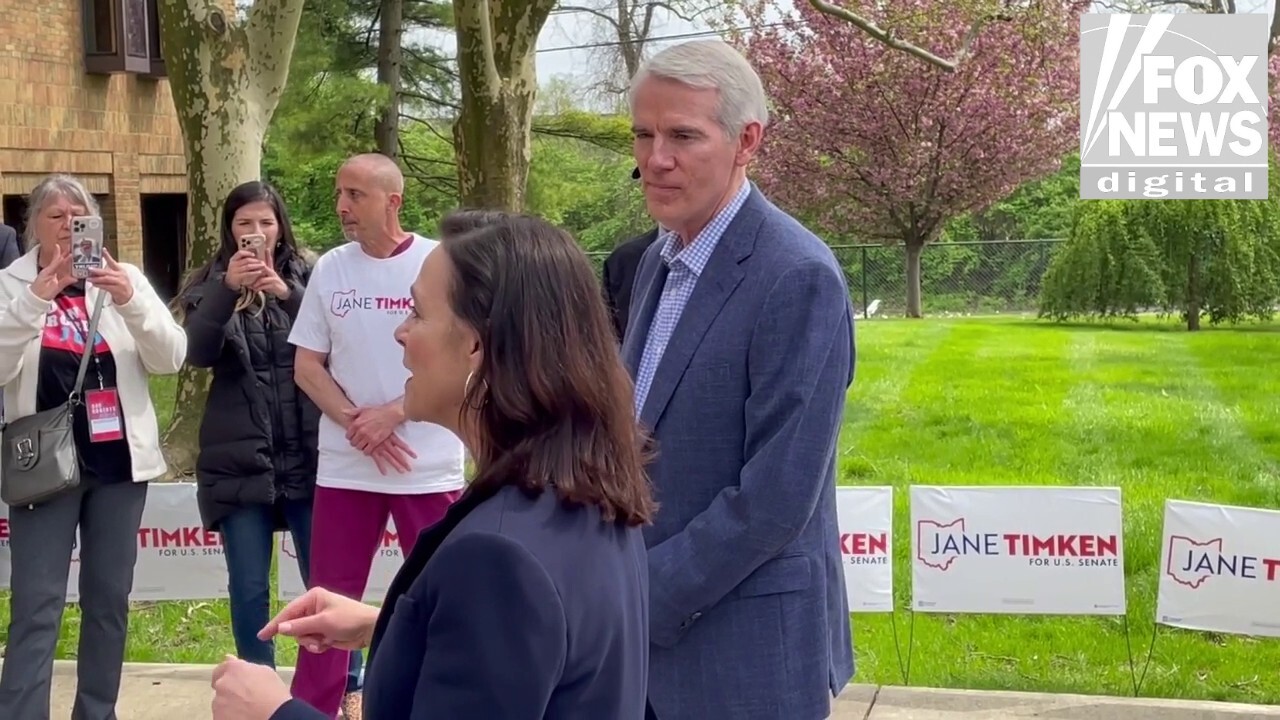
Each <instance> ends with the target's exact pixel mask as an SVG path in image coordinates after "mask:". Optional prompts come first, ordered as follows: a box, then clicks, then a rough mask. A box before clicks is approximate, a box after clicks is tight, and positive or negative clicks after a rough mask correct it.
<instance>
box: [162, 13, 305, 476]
mask: <svg viewBox="0 0 1280 720" xmlns="http://www.w3.org/2000/svg"><path fill="white" fill-rule="evenodd" d="M302 5H303V0H257V2H255V3H254V4H253V6H252V7H251V8H250V9H249V10H248V15H247V18H245V19H244V20H240V19H238V18H237V17H236V15H235V8H234V5H233V3H231V2H225V3H223V2H214V0H160V2H159V6H158V9H159V16H160V47H161V51H162V52H163V53H164V58H165V67H166V70H167V71H168V75H169V85H170V88H171V89H172V92H173V104H174V107H175V108H176V109H177V113H178V121H179V124H180V125H181V128H182V140H183V143H184V145H185V148H186V158H187V198H188V203H187V207H188V211H187V237H189V238H190V242H191V247H190V248H189V252H188V253H187V258H188V260H187V268H186V269H187V271H188V272H189V271H190V270H191V269H192V268H196V267H199V266H201V265H203V264H204V263H205V262H207V261H208V260H209V258H211V257H213V255H214V254H215V253H216V252H217V248H218V244H219V239H218V233H219V227H218V222H219V221H218V215H219V212H220V209H221V206H222V201H223V199H224V198H225V197H226V196H227V194H228V193H229V192H230V191H231V190H232V188H234V187H235V186H237V185H239V184H240V183H243V182H248V181H250V180H257V179H258V178H259V176H260V173H261V161H262V142H263V139H264V137H265V135H266V131H267V126H268V124H269V123H270V122H271V115H272V114H273V113H274V112H275V109H276V105H277V104H278V103H279V100H280V94H281V92H282V91H283V90H284V86H285V82H286V81H287V80H288V75H289V59H290V57H291V56H292V54H293V43H294V38H295V36H296V35H297V31H298V20H299V18H301V16H302ZM208 390H209V378H208V373H207V372H205V371H202V370H196V369H195V368H192V367H190V366H187V367H184V368H183V369H182V372H181V374H180V375H179V380H178V397H177V403H176V405H175V408H174V413H173V421H172V422H171V423H170V425H169V427H168V429H167V430H166V432H165V437H164V445H165V454H166V457H167V459H168V460H169V469H170V474H171V475H184V474H189V473H190V472H192V470H193V468H194V467H195V456H196V450H197V448H196V433H197V431H198V429H199V426H200V416H201V414H202V412H203V410H204V403H205V397H206V395H207V394H208Z"/></svg>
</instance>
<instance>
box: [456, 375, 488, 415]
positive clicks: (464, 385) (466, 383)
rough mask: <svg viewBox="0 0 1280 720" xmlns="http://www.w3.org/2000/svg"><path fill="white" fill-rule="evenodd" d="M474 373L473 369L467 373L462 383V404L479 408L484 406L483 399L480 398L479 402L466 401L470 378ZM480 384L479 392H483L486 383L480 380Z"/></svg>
mask: <svg viewBox="0 0 1280 720" xmlns="http://www.w3.org/2000/svg"><path fill="white" fill-rule="evenodd" d="M475 374H476V373H475V371H474V370H472V371H471V372H469V373H467V379H466V380H465V381H463V383H462V404H463V405H466V406H467V407H469V408H471V409H472V410H479V409H480V408H481V407H482V406H484V399H483V398H481V399H480V401H479V402H477V403H474V404H473V403H471V402H469V401H468V397H467V396H468V395H470V394H471V378H472V377H474V376H475ZM480 385H481V389H480V392H484V390H485V389H487V388H488V383H486V382H485V381H484V380H481V381H480Z"/></svg>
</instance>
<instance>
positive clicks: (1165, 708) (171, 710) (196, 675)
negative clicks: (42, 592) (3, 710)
mask: <svg viewBox="0 0 1280 720" xmlns="http://www.w3.org/2000/svg"><path fill="white" fill-rule="evenodd" d="M212 669H213V668H212V666H208V665H159V664H156V665H152V664H128V665H126V666H125V674H124V682H123V685H122V687H121V688H120V703H119V705H118V708H117V709H118V714H119V716H120V720H175V718H181V720H210V718H211V717H212V714H211V712H210V710H209V702H210V699H211V697H212V693H211V691H210V689H209V677H210V672H211V671H212ZM281 674H282V675H283V676H284V677H285V678H286V680H287V679H288V677H289V675H290V674H291V671H290V670H288V669H284V670H282V672H281ZM74 690H75V663H73V662H61V661H59V662H58V663H56V669H55V671H54V682H53V717H54V718H66V717H70V716H71V701H72V694H73V692H74ZM1032 717H1040V718H1045V717H1048V718H1054V719H1055V720H1244V719H1245V718H1269V717H1274V718H1280V707H1273V706H1259V705H1241V704H1234V703H1212V702H1187V701H1175V700H1146V699H1133V698H1109V697H1091V696H1084V695H1043V694H1038V693H1006V692H999V693H997V692H979V691H968V690H931V689H925V688H908V687H898V686H882V687H876V686H873V685H853V686H850V687H849V688H848V689H846V690H845V692H844V693H842V694H841V696H840V699H839V700H837V701H836V709H835V713H834V714H833V715H832V716H831V720H1017V719H1018V718H1032ZM371 720H374V719H371Z"/></svg>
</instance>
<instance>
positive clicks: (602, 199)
mask: <svg viewBox="0 0 1280 720" xmlns="http://www.w3.org/2000/svg"><path fill="white" fill-rule="evenodd" d="M289 120H292V118H290V119H289ZM287 121H288V120H286V122H287ZM542 121H543V122H545V123H547V124H548V125H549V126H554V127H560V128H566V129H567V128H570V127H576V128H577V129H579V130H588V131H590V132H591V133H592V134H591V135H590V139H587V140H580V139H575V138H574V137H572V136H565V137H558V136H555V135H548V134H540V135H536V136H535V139H534V143H533V158H532V162H531V164H530V172H529V183H528V203H527V210H528V211H529V212H532V213H536V214H538V215H541V216H543V217H545V218H547V219H548V220H551V221H552V222H554V223H557V224H559V225H560V226H562V227H564V228H565V229H566V230H568V231H569V232H571V233H572V234H573V235H574V237H576V238H577V239H578V241H579V242H580V243H581V244H582V246H583V248H584V249H585V250H588V251H608V250H611V249H612V248H613V247H614V246H615V245H617V244H618V243H619V242H622V241H624V240H627V239H628V238H631V237H634V236H636V235H639V234H640V233H643V232H645V231H646V230H648V229H649V228H650V227H652V221H651V220H649V218H648V215H647V213H646V211H645V207H644V197H643V195H642V194H641V193H640V189H639V186H638V184H637V183H636V181H634V180H632V179H631V169H632V168H633V167H634V165H633V163H632V160H631V157H630V155H629V154H622V153H620V152H617V151H615V150H609V149H605V147H602V145H604V143H602V142H599V140H600V138H605V137H613V138H615V139H614V140H613V141H611V142H612V143H613V144H615V145H616V144H617V141H616V138H617V137H618V135H619V133H621V132H623V130H621V129H620V128H623V127H626V125H625V119H623V118H600V117H596V118H592V119H591V120H590V123H589V124H588V123H587V122H584V119H583V117H581V116H580V115H578V114H574V115H571V116H570V117H569V118H567V119H563V120H561V119H557V118H554V117H547V118H543V119H542ZM369 127H370V130H371V128H372V125H370V126H369ZM401 143H402V145H404V148H405V154H406V156H411V157H412V159H411V160H408V159H407V160H406V161H405V163H406V165H408V166H411V168H412V170H411V171H409V172H406V173H405V198H404V201H405V204H404V209H403V210H402V211H401V222H402V223H403V225H404V226H405V227H406V228H408V229H411V230H415V231H417V232H420V233H423V234H425V235H432V234H434V232H435V229H436V227H437V226H438V224H439V221H440V218H441V217H443V216H444V215H445V214H446V213H447V212H449V211H450V210H452V209H453V208H454V207H456V206H457V203H458V198H457V186H456V181H455V176H456V166H455V161H454V155H453V146H452V144H451V143H450V141H449V140H448V138H447V137H445V136H444V133H443V130H442V129H440V128H434V127H432V126H429V125H426V124H421V123H419V124H414V125H409V126H406V127H404V128H402V130H401ZM349 152H350V149H349V148H347V147H343V146H341V145H338V146H337V147H335V148H331V149H330V150H328V151H327V152H319V151H316V152H307V151H306V150H305V149H304V148H303V147H301V146H300V145H299V144H298V142H297V141H296V140H295V139H294V138H293V137H291V136H288V135H275V136H273V137H272V139H271V140H270V141H269V142H268V143H267V148H266V152H265V154H264V159H263V177H264V178H265V179H266V180H267V181H269V182H271V183H272V184H274V185H275V186H276V187H277V188H278V189H279V190H280V193H281V195H283V196H284V199H285V203H286V204H287V206H288V208H289V215H290V219H291V221H292V223H293V228H294V234H295V235H296V236H297V238H298V240H299V242H301V243H302V244H303V245H306V246H307V247H310V248H312V249H314V250H316V251H317V252H323V251H325V250H328V249H329V248H332V247H334V246H335V245H337V244H339V243H341V242H342V232H341V228H340V227H339V225H338V219H337V215H336V212H335V209H334V200H333V179H334V176H335V175H336V174H337V171H338V167H339V166H340V165H341V164H342V161H343V159H344V158H345V157H346V156H347V155H348V153H349Z"/></svg>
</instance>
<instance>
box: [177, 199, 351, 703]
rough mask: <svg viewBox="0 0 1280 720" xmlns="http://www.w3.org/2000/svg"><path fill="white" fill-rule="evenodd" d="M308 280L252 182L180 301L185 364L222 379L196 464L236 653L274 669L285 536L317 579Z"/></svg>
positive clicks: (269, 203) (278, 218)
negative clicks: (283, 533) (277, 582)
mask: <svg viewBox="0 0 1280 720" xmlns="http://www.w3.org/2000/svg"><path fill="white" fill-rule="evenodd" d="M309 276H310V266H309V263H308V262H307V260H306V259H305V258H304V257H303V255H302V250H301V249H300V248H299V247H298V245H297V243H296V242H295V241H294V238H293V230H292V227H291V225H290V223H289V215H288V213H287V212H286V210H285V207H284V202H283V200H282V199H281V198H280V195H279V193H278V192H276V190H275V189H274V188H272V187H271V186H270V185H268V184H266V183H262V182H258V181H253V182H247V183H244V184H242V185H240V186H239V187H237V188H235V189H234V190H232V191H231V193H230V194H229V195H228V196H227V199H226V201H225V202H224V203H223V206H222V223H221V246H220V248H219V251H218V254H217V255H216V256H215V257H214V258H213V259H212V260H210V261H209V262H208V263H207V264H206V265H205V266H203V267H201V268H199V269H197V270H196V271H194V272H193V273H192V275H191V277H190V278H189V279H188V280H187V282H186V284H185V286H184V288H183V289H182V290H180V291H179V292H178V295H177V298H176V299H175V301H174V304H175V306H176V309H177V310H178V311H179V313H180V314H181V316H182V317H183V324H184V326H185V328H186V331H187V362H188V363H190V364H191V365H193V366H195V367H202V368H210V369H211V370H212V371H213V373H212V374H213V379H212V383H211V384H210V386H209V397H208V400H207V401H206V403H205V410H204V418H203V420H202V422H201V426H200V436H199V445H200V450H199V457H198V458H197V460H196V482H197V500H198V503H199V506H200V516H201V520H202V521H203V523H204V526H205V528H206V529H208V530H216V531H218V532H220V533H221V534H222V543H223V550H224V556H225V557H226V562H227V574H228V578H229V584H228V585H229V586H228V592H229V594H230V601H231V603H230V604H231V631H232V635H233V636H234V638H235V643H236V654H237V656H239V657H240V658H241V659H243V660H246V661H248V662H253V663H258V664H261V665H266V666H269V667H275V648H274V645H273V644H272V642H271V641H269V640H267V641H264V640H259V639H258V637H257V633H258V630H260V629H261V628H262V626H263V625H264V624H265V623H266V622H267V620H268V619H269V618H270V612H271V555H272V550H273V547H274V544H273V538H274V534H275V533H276V532H277V531H279V530H288V531H289V533H290V535H291V536H292V538H293V547H294V548H295V549H296V553H295V554H296V555H297V561H298V570H299V571H300V573H301V575H302V579H303V582H304V583H307V582H308V581H309V577H308V576H309V572H308V569H309V566H310V548H311V502H312V497H313V495H314V492H315V481H316V453H317V450H316V448H317V433H318V428H319V422H320V411H319V409H318V408H317V407H316V406H315V404H314V403H312V402H311V399H310V398H308V397H307V396H306V394H305V393H303V392H302V391H301V390H300V389H299V388H298V387H297V385H295V384H294V381H293V358H294V349H293V346H292V345H290V344H289V332H290V330H291V329H292V328H293V322H294V320H295V319H296V318H297V315H298V308H299V307H300V306H301V304H302V295H303V293H304V292H305V290H306V285H307V280H308V277H309ZM360 664H361V657H360V656H359V655H358V654H355V653H353V654H352V656H351V669H350V672H349V675H348V681H347V689H348V691H349V693H352V694H349V695H348V700H347V702H345V703H344V713H345V715H346V717H348V718H356V717H358V716H359V711H358V708H357V707H353V705H355V704H356V703H358V699H359V696H358V695H357V694H354V691H355V690H357V689H358V678H359V670H360Z"/></svg>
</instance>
